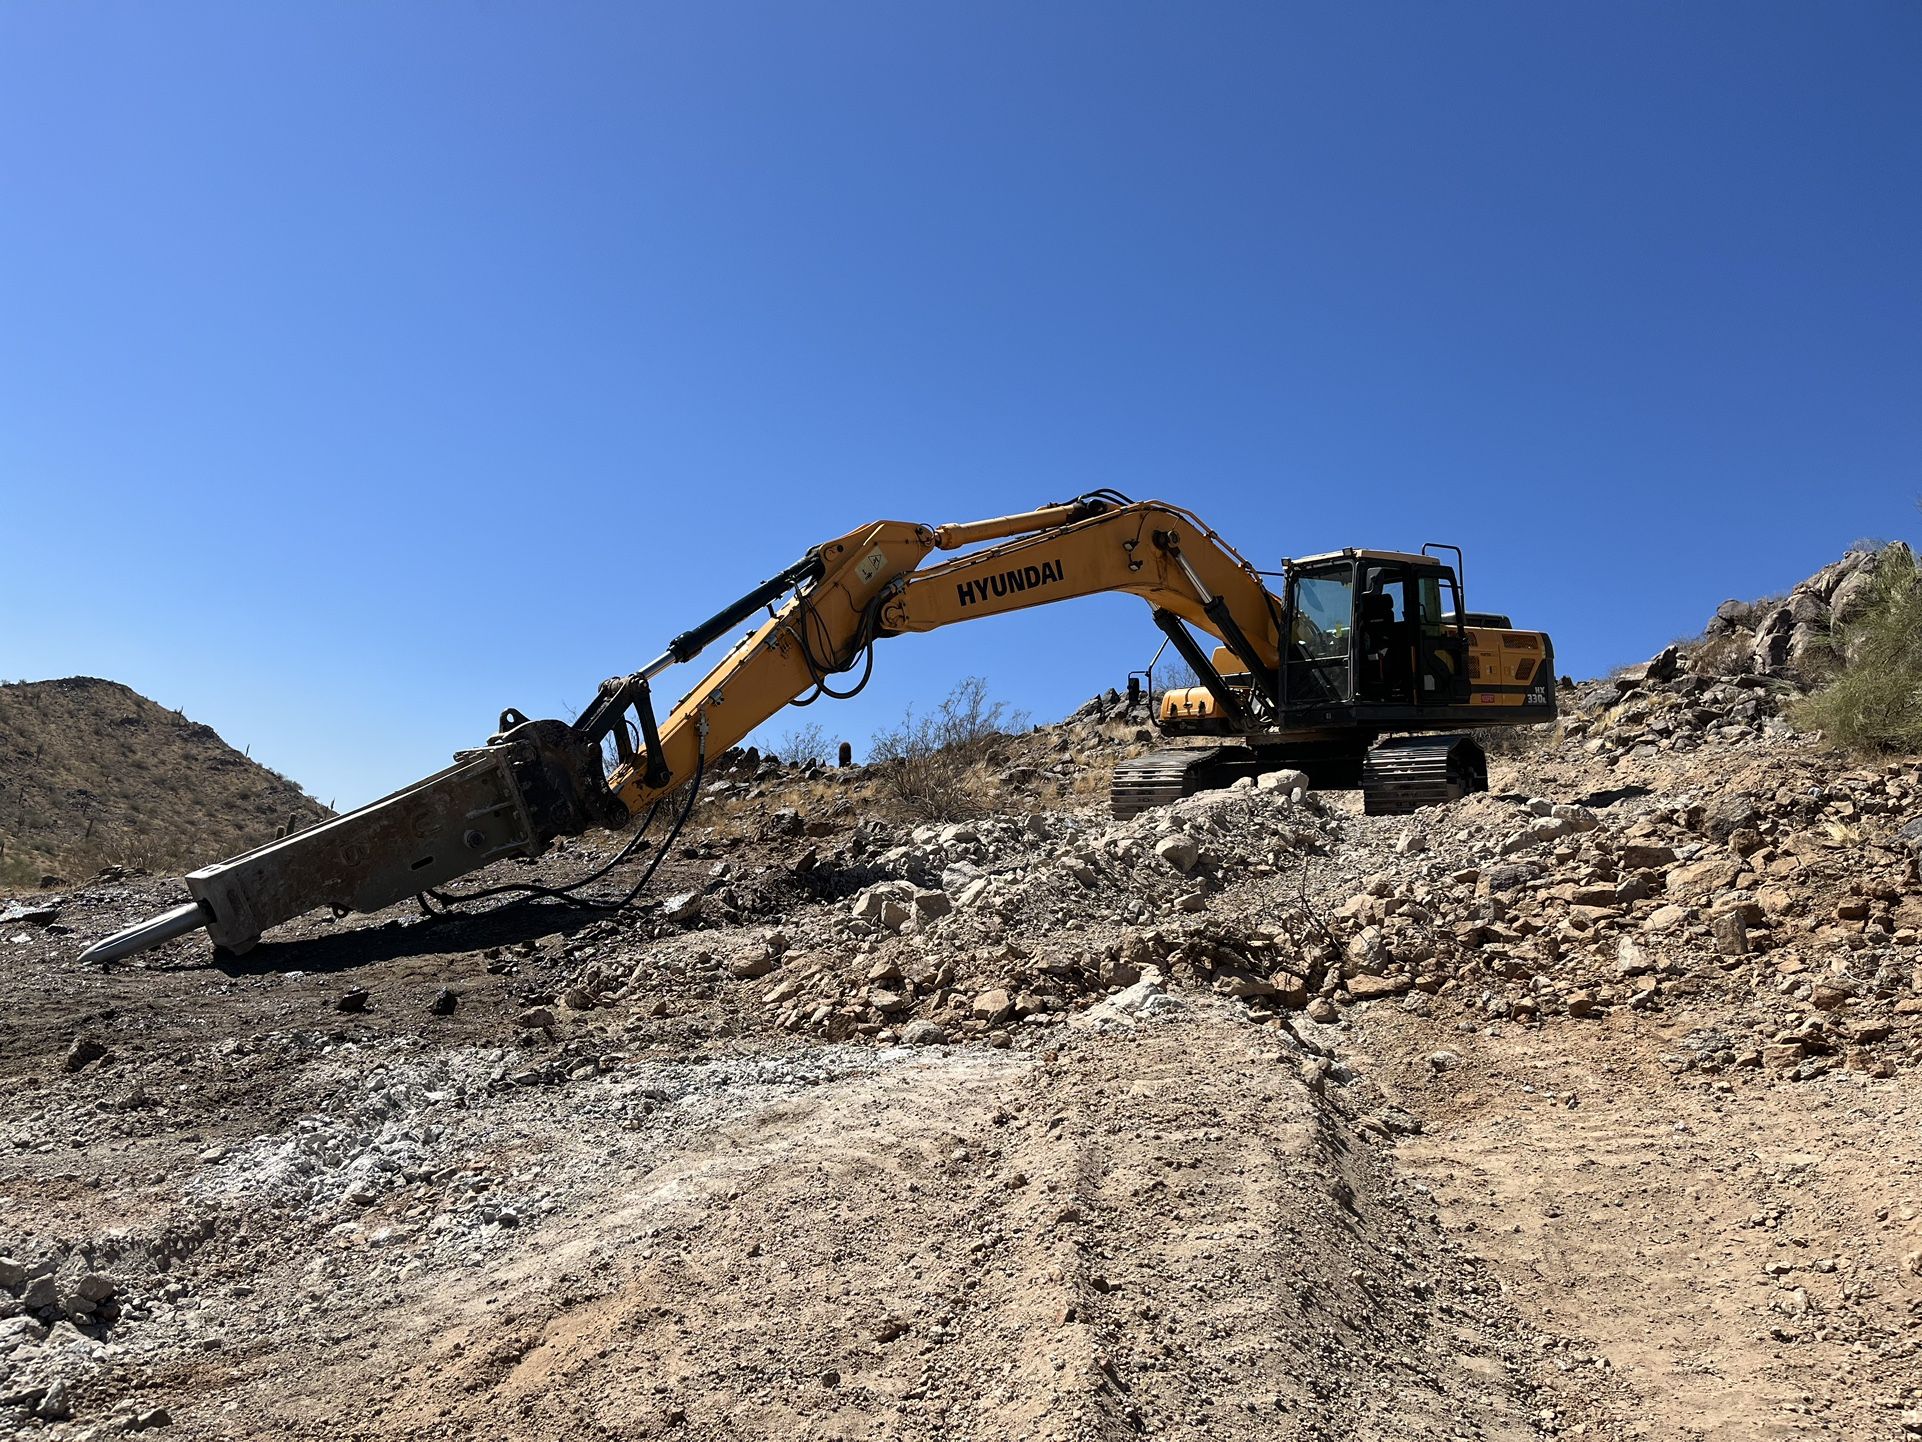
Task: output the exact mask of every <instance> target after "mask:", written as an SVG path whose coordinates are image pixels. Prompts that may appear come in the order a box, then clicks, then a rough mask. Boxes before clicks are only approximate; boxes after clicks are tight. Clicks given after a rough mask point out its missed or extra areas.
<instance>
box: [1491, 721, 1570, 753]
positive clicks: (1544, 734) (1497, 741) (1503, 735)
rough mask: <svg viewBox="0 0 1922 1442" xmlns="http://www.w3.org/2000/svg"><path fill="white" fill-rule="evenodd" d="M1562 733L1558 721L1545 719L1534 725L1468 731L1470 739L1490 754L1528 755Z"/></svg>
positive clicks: (1493, 727)
mask: <svg viewBox="0 0 1922 1442" xmlns="http://www.w3.org/2000/svg"><path fill="white" fill-rule="evenodd" d="M1560 735H1561V723H1560V722H1558V721H1544V722H1541V723H1540V724H1539V725H1534V726H1480V727H1477V728H1476V729H1475V730H1473V731H1470V732H1469V733H1468V736H1469V739H1470V740H1472V741H1474V742H1475V743H1476V744H1477V745H1479V746H1480V747H1481V748H1482V751H1483V753H1484V754H1486V755H1489V756H1527V755H1529V754H1531V753H1532V752H1536V751H1540V750H1541V749H1542V748H1543V747H1544V746H1547V745H1549V744H1551V743H1552V742H1553V741H1555V740H1556V738H1557V737H1559V736H1560Z"/></svg>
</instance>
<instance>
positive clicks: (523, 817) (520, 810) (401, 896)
mask: <svg viewBox="0 0 1922 1442" xmlns="http://www.w3.org/2000/svg"><path fill="white" fill-rule="evenodd" d="M619 684H621V683H618V682H610V683H609V688H612V687H615V686H617V685H619ZM609 688H604V694H606V692H607V690H608V689H609ZM640 690H641V695H642V696H644V695H645V686H644V685H643V686H642V687H641V688H640ZM622 699H624V700H631V699H632V698H631V696H624V697H623V698H622ZM604 712H605V713H607V714H602V713H604ZM596 717H597V720H601V721H604V722H605V723H606V729H602V731H601V735H605V734H607V729H612V728H613V727H615V726H619V727H621V728H622V730H623V733H624V731H625V722H624V719H623V717H622V714H621V713H620V712H619V711H618V710H617V709H616V710H612V711H611V712H610V711H609V708H596ZM646 725H647V727H648V729H650V730H651V729H652V727H653V718H652V716H651V714H649V715H648V716H647V718H646ZM593 732H594V728H592V727H590V728H585V729H584V728H581V727H577V726H569V725H568V724H567V723H566V722H564V721H529V720H527V719H526V718H524V717H523V716H521V715H520V713H519V712H516V711H507V712H504V713H502V716H501V731H500V733H499V734H498V735H496V736H494V737H493V738H492V739H490V740H489V742H488V743H487V745H485V746H483V747H480V748H479V749H477V750H473V751H463V752H461V753H459V754H458V755H457V756H456V757H455V759H454V764H453V765H452V766H449V767H448V768H447V769H446V770H445V771H441V772H438V773H436V774H435V775H433V776H429V777H428V778H426V780H424V781H417V782H415V783H414V784H413V785H412V786H409V787H406V788H405V789H404V790H400V791H396V792H395V793H394V794H393V795H391V796H386V797H383V798H382V799H381V800H379V801H375V802H372V803H370V804H369V805H366V806H363V807H361V808H360V809H359V810H357V811H349V812H347V813H345V814H344V815H341V816H335V817H332V818H330V819H329V820H327V821H323V822H321V823H320V824H319V825H318V826H313V827H310V828H308V829H307V830H305V831H297V832H295V833H293V834H292V835H290V836H283V837H281V838H280V839H279V840H276V841H271V842H269V843H267V845H265V846H258V847H255V848H254V849H253V850H252V851H247V852H243V853H241V854H240V855H239V856H236V857H234V858H232V859H231V860H228V861H223V862H220V863H218V864H217V865H214V866H205V867H202V868H201V869H200V870H198V871H194V872H190V873H188V875H187V890H188V892H189V893H190V894H191V895H192V897H193V900H192V901H191V902H189V903H188V904H186V905H184V906H180V907H177V908H175V909H174V910H173V911H170V912H167V913H165V914H164V915H162V916H159V917H155V918H154V919H152V920H150V921H146V922H142V923H141V924H140V925H139V926H134V927H130V928H128V929H127V930H126V931H123V932H121V933H120V934H119V935H117V936H112V937H109V938H108V939H107V940H105V941H102V942H99V943H97V944H96V945H94V946H92V947H89V948H88V949H87V950H86V951H85V952H84V953H82V955H81V960H83V961H113V960H115V959H116V958H119V957H123V956H129V955H132V954H133V953H134V952H137V951H145V950H147V949H148V948H150V947H155V946H159V945H160V944H161V943H162V942H165V941H169V940H171V939H172V938H174V937H176V936H181V935H184V934H185V933H187V932H189V931H192V930H194V929H195V928H197V927H203V926H204V927H205V928H206V929H207V934H208V936H209V937H210V938H211V939H212V940H213V942H214V944H215V945H216V946H219V947H223V948H225V949H226V950H228V951H231V952H241V951H245V950H247V949H248V948H249V947H251V946H252V945H253V944H254V943H255V942H256V941H258V940H259V939H260V934H261V933H262V932H263V931H265V930H267V928H268V927H271V926H278V925H279V924H280V923H281V922H283V921H291V920H292V919H293V918H294V917H296V916H299V915H301V914H302V913H304V912H308V911H313V910H315V909H316V908H319V907H323V906H326V907H332V908H333V909H334V910H335V911H336V912H339V913H345V912H349V911H363V912H364V911H378V910H380V908H382V907H383V906H391V905H393V904H394V903H395V902H397V901H404V900H405V899H406V898H408V897H410V896H415V895H418V894H419V893H421V892H423V891H427V890H429V889H431V888H433V887H436V886H442V885H445V884H446V883H447V882H450V881H452V880H454V879H455V878H457V877H461V876H465V875H466V874H467V873H469V872H470V871H477V870H479V869H480V868H481V867H483V866H486V865H488V864H489V863H490V862H494V861H498V860H500V859H501V858H502V857H507V856H538V855H540V853H541V852H543V851H544V850H546V849H547V846H548V843H550V842H551V841H553V840H554V838H555V837H557V836H575V835H579V834H580V833H581V832H583V831H586V830H587V829H588V828H589V827H607V828H617V827H620V826H622V825H625V824H626V822H627V819H628V812H627V808H626V807H625V806H624V805H622V803H621V801H620V799H619V798H618V797H616V796H615V795H614V794H613V793H612V792H610V791H609V790H608V789H607V783H606V780H605V778H604V775H603V771H602V765H601V746H600V736H598V735H595V734H593Z"/></svg>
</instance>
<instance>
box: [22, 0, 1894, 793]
mask: <svg viewBox="0 0 1922 1442" xmlns="http://www.w3.org/2000/svg"><path fill="white" fill-rule="evenodd" d="M1918 73H1922V7H1917V6H1916V5H1914V4H1910V3H1896V0H1859V3H1849V4H1845V5H1819V4H1814V3H1808V4H1799V5H1781V4H1770V3H1754V0H1743V3H1739V4H1736V3H1725V4H1717V3H1694V4H1690V5H1686V6H1676V5H1670V4H1659V5H1657V4H1614V3H1611V4H1607V5H1576V4H1557V5H1542V4H1538V3H1526V4H1495V3H1477V4H1473V5H1469V4H1431V3H1420V4H1408V3H1368V4H1356V5H1335V4H1319V3H1318V4H1287V5H1285V4H1265V3H1264V4H1249V5H1224V4H1212V5H1210V4H1202V5H1191V6H1174V5H1167V4H1125V3H1113V0H1103V3H1097V4H1080V3H1067V0H1061V3H1041V4H1033V3H1023V4H995V3H984V0H968V3H962V4H943V5H935V4H915V5H900V4H880V3H874V4H854V3H836V4H778V5H775V4H770V5H739V4H715V5H693V6H687V5H683V6H658V5H637V4H625V3H622V4H616V3H606V4H564V3H548V4H542V5H540V6H531V5H508V4H496V3H489V4H472V3H470V4H455V3H448V4H425V3H423V4H417V5H402V4H394V3H384V4H383V3H369V4H362V5H320V4H312V5H297V4H283V5H258V4H242V3H235V4H204V3H191V0H175V3H169V4H166V5H141V4H132V3H122V4H100V3H72V4H52V3H44V4H34V3H24V0H23V3H17V4H12V5H8V6H5V7H0V677H4V678H8V679H12V678H20V677H28V678H39V677H47V676H60V675H68V674H74V673H87V674H96V675H102V676H109V677H113V678H115V679H117V680H121V681H125V682H126V683H128V684H129V685H132V686H134V687H135V688H137V689H138V690H140V691H143V692H145V693H146V694H148V695H150V696H152V697H154V698H155V699H156V700H158V701H161V702H163V703H165V704H167V705H170V706H180V707H184V709H185V710H186V712H187V713H188V714H189V715H190V716H192V717H194V718H196V719H198V720H203V721H206V722H209V723H210V724H212V725H214V726H215V727H216V728H218V729H219V730H220V731H221V732H222V733H223V734H224V735H225V736H226V737H227V738H228V739H229V740H231V741H233V742H234V743H235V744H237V745H250V746H251V747H252V749H253V754H254V755H255V756H256V757H259V758H262V759H265V760H267V761H268V762H269V763H270V764H273V765H275V766H277V767H278V768H280V769H281V770H283V771H286V772H287V773H289V774H290V775H292V776H294V777H295V778H296V779H297V780H299V781H301V782H302V783H304V784H306V785H307V786H309V787H310V788H312V789H313V790H314V791H315V792H316V794H318V795H319V796H320V797H321V799H323V800H327V799H330V798H331V799H334V800H336V801H337V802H338V804H340V805H342V806H346V805H350V804H356V803H358V802H360V801H363V800H367V799H370V798H372V797H373V796H375V795H377V794H379V793H381V792H383V791H385V790H388V789H391V788H393V787H395V786H398V785H400V784H402V783H404V782H406V781H408V780H411V779H412V778H414V777H415V776H418V775H421V774H424V773H426V772H428V771H430V770H432V769H434V768H435V767H437V766H439V765H440V764H442V763H443V762H444V760H445V758H446V756H447V754H448V753H449V752H450V751H452V750H453V749H454V748H456V747H458V746H462V745H467V744H472V743H474V742H477V741H478V740H480V739H482V738H483V737H484V736H485V735H486V734H487V732H488V731H489V730H490V729H491V725H492V720H493V717H494V715H495V713H496V712H498V710H499V709H500V708H501V707H502V706H506V705H513V706H517V707H519V708H521V709H522V710H524V711H527V712H529V713H530V714H553V713H566V712H567V711H568V709H569V708H570V707H578V706H579V705H581V704H583V703H584V702H585V700H586V699H587V697H588V696H589V695H590V694H591V692H592V690H593V688H594V686H595V684H596V683H597V682H598V681H599V680H600V679H601V678H602V677H603V676H606V675H610V674H614V673H616V672H620V671H624V670H628V669H631V668H632V667H634V666H636V665H638V664H640V663H641V662H642V661H644V660H646V659H647V658H649V657H651V656H653V655H654V654H655V653H656V652H658V651H659V650H660V648H661V644H662V643H663V642H664V641H665V639H666V638H667V637H669V636H670V635H672V634H674V633H675V632H677V631H679V630H682V629H684V628H685V627H686V626H687V625H689V624H691V623H692V622H694V621H695V620H698V619H700V618H701V617H704V616H705V615H707V614H708V613H709V612H711V611H712V610H714V609H716V607H718V606H719V605H720V604H721V603H723V602H725V601H726V600H728V599H730V598H731V597H733V596H734V595H736V594H738V593H740V592H741V591H743V590H745V589H747V588H748V587H749V586H750V585H751V584H752V583H754V582H756V581H758V580H759V579H760V578H762V577H763V576H765V575H767V574H769V573H771V572H773V571H775V570H778V569H779V568H781V567H782V566H784V565H786V564H787V563H788V562H790V561H792V560H793V559H795V558H796V557H797V556H798V555H799V554H800V553H801V552H802V551H803V550H804V549H805V548H806V547H807V546H808V545H810V544H811V543H813V542H814V541H816V540H819V539H822V538H825V537H827V536H831V535H836V534H839V533H840V532H842V531H844V530H847V529H850V528H851V527H852V526H854V525H855V524H857V523H858V522H860V521H862V520H865V519H870V518H873V517H877V516H887V517H894V518H900V519H907V520H920V521H926V522H929V523H939V522H943V521H948V520H959V519H966V518H972V517H976V516H982V515H992V514H999V513H1002V512H1006V511H1011V510H1018V509H1024V508H1026V507H1028V506H1031V505H1034V504H1037V503H1040V502H1042V501H1046V500H1051V499H1060V498H1064V497H1067V496H1070V495H1072V494H1074V493H1076V492H1079V491H1082V490H1085V489H1088V488H1091V487H1095V486H1112V487H1116V488H1119V489H1120V490H1123V491H1125V492H1128V493H1130V494H1132V495H1135V496H1138V497H1147V496H1159V497H1162V498H1165V499H1168V500H1171V501H1174V502H1177V503H1179V504H1183V505H1186V506H1188V507H1190V508H1192V509H1194V510H1196V511H1198V512H1199V513H1200V514H1201V515H1202V516H1203V517H1204V518H1205V519H1207V520H1208V521H1209V522H1210V523H1212V524H1213V525H1214V526H1216V527H1217V528H1218V529H1219V530H1220V531H1221V532H1222V533H1223V534H1225V535H1226V536H1227V537H1228V538H1229V539H1230V540H1231V541H1233V542H1234V543H1235V544H1237V545H1238V546H1240V547H1241V548H1242V549H1243V550H1244V551H1246V552H1248V553H1249V554H1250V555H1251V556H1252V557H1254V558H1255V559H1257V560H1258V561H1259V562H1261V563H1264V564H1269V563H1272V562H1274V561H1275V560H1277V559H1278V558H1279V557H1281V556H1283V555H1303V554H1308V553H1311V552H1314V551H1318V550H1324V549H1329V548H1332V547H1336V546H1340V545H1377V546H1398V547H1410V548H1412V547H1414V546H1416V545H1418V544H1419V543H1421V542H1422V541H1425V540H1429V539H1443V540H1453V541H1457V542H1459V543H1460V544H1462V545H1463V546H1464V547H1465V548H1466V549H1467V551H1468V573H1469V574H1468V582H1469V597H1470V602H1471V604H1472V605H1475V606H1478V607H1480V608H1485V609H1505V610H1510V611H1512V612H1514V613H1515V614H1516V616H1517V618H1518V619H1519V620H1522V621H1524V622H1526V623H1529V624H1538V625H1540V626H1543V627H1545V628H1546V629H1548V630H1550V631H1551V632H1552V633H1553V635H1554V637H1555V640H1556V644H1557V649H1558V652H1559V654H1560V659H1561V669H1562V670H1564V671H1567V672H1573V673H1574V674H1577V675H1586V674H1593V673H1595V672H1598V671H1601V670H1604V669H1606V668H1608V667H1610V666H1613V665H1615V664H1618V663H1621V662H1624V661H1628V660H1633V659H1636V658H1639V657H1642V656H1646V655H1647V654H1649V653H1650V652H1652V651H1653V650H1654V649H1655V648H1657V647H1658V646H1660V645H1661V644H1662V643H1663V642H1665V641H1667V640H1669V639H1670V638H1671V637H1673V636H1675V635H1676V634H1678V633H1681V632H1684V631H1692V630H1694V629H1695V628H1696V627H1698V626H1699V624H1700V622H1701V621H1702V620H1703V619H1704V618H1706V616H1707V615H1708V614H1709V612H1710V611H1711V610H1712V609H1713V608H1714V606H1715V605H1716V603H1717V602H1719V601H1720V600H1722V599H1723V598H1725V597H1727V596H1731V595H1743V596H1747V595H1754V594H1758V593H1762V592H1767V591H1771V590H1777V589H1781V588H1784V587H1786V586H1787V585H1789V584H1791V583H1793V582H1794V581H1795V580H1797V579H1799V578H1800V577H1802V576H1804V575H1806V574H1808V573H1809V572H1810V571H1813V570H1814V569H1815V568H1817V567H1818V566H1820V565H1822V564H1823V563H1825V562H1826V561H1828V560H1830V559H1833V558H1834V557H1835V556H1836V555H1837V554H1839V553H1840V551H1841V550H1842V549H1843V547H1845V546H1846V545H1847V544H1848V543H1849V542H1850V541H1853V540H1855V539H1857V538H1858V537H1863V536H1881V537H1891V536H1913V535H1914V534H1915V533H1916V531H1917V530H1918V529H1922V526H1918V520H1919V518H1918V516H1917V513H1916V511H1915V498H1916V496H1917V494H1918V493H1922V476H1919V474H1918V471H1919V469H1922V468H1919V467H1918V461H1922V184H1918V180H1919V179H1922V85H1918V84H1917V82H1916V76H1917V74H1918ZM1158 640H1159V635H1158V633H1157V632H1156V631H1155V630H1154V629H1153V627H1152V626H1151V624H1150V623H1149V620H1148V616H1147V610H1146V608H1145V607H1144V606H1142V605H1141V604H1140V603H1138V602H1133V601H1129V600H1126V599H1124V598H1097V599H1092V600H1088V601H1084V602H1081V603H1079V604H1076V605H1072V606H1063V607H1050V608H1044V609H1043V610H1040V611H1037V612H1033V613H1029V614H1027V615H1025V616H1021V617H1013V618H1004V619H1001V620H997V621H985V622H982V623H980V624H979V625H973V626H962V627H957V628H953V629H952V630H950V631H947V632H943V633H939V634H936V635H931V636H923V637H911V638H904V639H900V640H896V641H893V642H890V643H884V645H883V647H882V649H881V651H880V654H879V659H878V664H877V667H876V675H875V679H874V682H873V684H872V686H871V687H870V688H869V690H868V692H867V693H866V694H865V695H864V696H862V697H861V698H860V699H859V700H857V701H854V702H850V703H845V704H843V705H841V706H839V707H838V708H834V709H825V708H817V709H815V710H812V711H809V712H806V713H799V712H788V713H786V714H785V715H783V716H780V717H776V718H775V719H774V721H773V722H771V723H770V725H769V727H768V728H766V729H767V730H768V731H769V732H772V733H774V734H776V735H778V734H779V733H780V732H781V731H783V730H784V729H785V728H787V727H788V726H790V725H793V724H796V723H798V722H801V721H806V720H819V721H821V722H823V723H824V724H825V725H827V726H828V727H829V728H830V729H831V730H833V731H834V732H835V733H837V734H839V735H846V736H848V737H850V738H852V739H853V740H855V741H856V742H857V744H862V743H864V742H865V740H866V738H867V736H868V735H869V734H870V733H871V732H872V731H873V729H874V728H875V727H876V726H877V725H878V724H882V723H884V722H886V721H889V720H892V719H894V718H896V717H898V716H899V715H900V713H901V711H902V709H903V708H904V707H906V706H907V705H908V704H909V703H910V702H911V701H915V700H917V699H920V700H926V699H930V698H937V697H939V696H940V695H942V694H944V693H945V692H946V690H947V689H948V687H949V686H950V685H952V683H953V682H954V681H956V680H957V679H959V678H960V677H962V676H965V675H968V674H981V675H984V676H987V677H988V678H989V679H990V681H991V682H992V685H993V688H994V690H995V692H996V693H997V694H999V695H1002V696H1005V697H1007V698H1008V699H1010V700H1012V701H1014V702H1015V703H1016V704H1018V705H1020V706H1022V707H1025V708H1026V709H1027V710H1029V711H1030V712H1031V713H1033V715H1034V716H1035V717H1036V718H1037V719H1048V718H1052V717H1055V716H1057V715H1060V714H1062V713H1063V712H1065V711H1067V710H1068V709H1070V708H1071V707H1072V706H1073V705H1075V704H1076V703H1078V702H1079V701H1080V700H1081V699H1083V698H1085V697H1086V696H1088V695H1090V694H1092V693H1093V692H1095V691H1096V690H1097V689H1099V688H1101V687H1104V686H1107V685H1110V684H1119V683H1120V682H1121V680H1122V678H1123V677H1124V676H1125V674H1126V672H1127V671H1128V670H1129V668H1130V667H1133V666H1138V665H1140V664H1141V663H1142V662H1143V661H1144V660H1145V659H1146V658H1147V656H1148V655H1149V654H1150V653H1151V652H1152V651H1153V649H1154V646H1155V644H1156V643H1157V642H1158ZM694 679H695V678H694V675H693V673H692V672H688V673H687V674H685V675H684V676H682V675H675V676H673V677H672V678H671V680H670V682H669V683H668V689H670V690H672V691H673V692H674V694H679V692H680V690H682V689H685V686H686V685H691V684H692V682H693V680H694Z"/></svg>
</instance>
